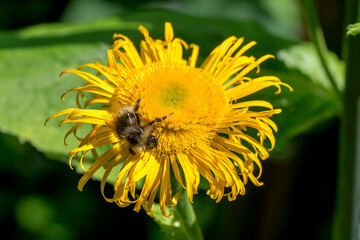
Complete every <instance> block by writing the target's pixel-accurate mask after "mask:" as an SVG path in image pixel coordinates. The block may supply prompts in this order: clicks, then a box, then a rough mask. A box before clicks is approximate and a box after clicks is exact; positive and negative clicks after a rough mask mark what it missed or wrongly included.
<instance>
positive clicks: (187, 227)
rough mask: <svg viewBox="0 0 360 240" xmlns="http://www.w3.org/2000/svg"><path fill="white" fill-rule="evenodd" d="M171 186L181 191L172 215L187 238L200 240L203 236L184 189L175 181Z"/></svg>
mask: <svg viewBox="0 0 360 240" xmlns="http://www.w3.org/2000/svg"><path fill="white" fill-rule="evenodd" d="M174 185H175V186H174ZM172 186H173V188H174V190H177V191H178V192H181V195H180V198H179V200H178V203H177V205H176V207H175V210H174V212H173V214H174V217H175V218H176V219H178V220H179V221H180V225H181V229H182V231H183V233H184V234H185V236H186V237H187V238H188V239H189V240H202V239H203V236H202V232H201V228H200V226H199V224H198V222H197V220H196V214H195V211H194V209H193V206H192V204H191V203H190V202H189V200H188V198H187V194H186V191H184V189H183V188H182V186H181V185H180V184H179V183H178V182H177V181H173V183H172Z"/></svg>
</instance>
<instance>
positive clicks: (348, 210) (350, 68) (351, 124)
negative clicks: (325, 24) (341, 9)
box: [332, 0, 360, 240]
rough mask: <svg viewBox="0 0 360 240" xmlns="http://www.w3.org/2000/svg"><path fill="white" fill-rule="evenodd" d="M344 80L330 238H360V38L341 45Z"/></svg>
mask: <svg viewBox="0 0 360 240" xmlns="http://www.w3.org/2000/svg"><path fill="white" fill-rule="evenodd" d="M357 5H358V1H353V0H348V1H347V7H346V13H345V15H346V16H345V17H346V19H345V24H346V25H348V24H349V22H355V21H356V20H357V18H358V17H359V16H360V14H359V13H358V12H357V9H358V8H357V7H356V6H357ZM344 47H345V48H344V49H343V52H344V56H345V60H346V78H345V79H346V80H345V92H344V104H343V105H344V109H343V114H342V119H341V129H340V154H339V167H338V177H337V179H338V180H337V189H336V191H337V192H336V204H335V211H334V219H333V228H332V239H333V240H341V239H358V236H360V225H359V223H360V192H359V187H360V176H359V171H360V150H359V145H360V69H359V66H358V65H359V62H360V55H359V52H360V38H359V36H357V37H352V36H349V37H348V38H346V42H345V44H344Z"/></svg>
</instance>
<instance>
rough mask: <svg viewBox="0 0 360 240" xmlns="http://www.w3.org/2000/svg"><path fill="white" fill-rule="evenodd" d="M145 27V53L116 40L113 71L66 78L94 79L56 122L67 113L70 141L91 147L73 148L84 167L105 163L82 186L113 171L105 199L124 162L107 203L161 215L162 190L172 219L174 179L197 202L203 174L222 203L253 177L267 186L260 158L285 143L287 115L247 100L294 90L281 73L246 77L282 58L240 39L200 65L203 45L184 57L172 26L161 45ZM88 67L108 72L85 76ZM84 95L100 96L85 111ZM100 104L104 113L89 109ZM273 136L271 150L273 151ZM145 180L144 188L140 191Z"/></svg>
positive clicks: (104, 68) (89, 171)
mask: <svg viewBox="0 0 360 240" xmlns="http://www.w3.org/2000/svg"><path fill="white" fill-rule="evenodd" d="M138 29H139V31H140V32H141V33H142V34H143V35H144V37H145V40H144V41H142V42H141V44H140V54H139V53H138V51H137V50H136V48H135V47H134V45H133V43H132V42H131V41H130V40H129V38H127V37H126V36H124V35H121V34H115V35H114V39H115V41H114V44H113V45H112V46H111V48H110V49H109V50H108V52H107V56H108V64H107V66H104V65H102V64H100V63H98V62H95V63H88V64H85V65H83V66H80V67H79V68H78V69H72V70H66V71H64V72H63V73H73V74H76V75H78V76H80V77H81V78H83V79H85V80H86V81H87V83H85V84H84V85H83V86H82V87H77V88H73V89H70V90H68V91H67V92H66V93H65V94H67V93H69V92H73V91H75V92H77V98H76V102H77V106H78V108H70V109H66V110H63V111H60V112H58V113H56V114H54V115H53V116H51V117H49V118H48V120H50V119H52V118H55V117H58V116H61V115H65V116H66V117H65V119H64V120H63V121H61V122H60V125H61V124H64V123H75V125H74V126H73V127H72V128H71V129H70V130H69V131H68V133H67V134H66V136H65V138H66V137H67V136H68V135H70V134H74V135H75V137H76V138H77V139H78V140H79V141H80V142H81V143H80V145H79V147H78V148H75V149H73V150H71V151H70V153H69V158H70V161H71V159H72V158H73V157H74V156H76V155H78V154H80V163H81V166H83V164H82V162H83V161H84V159H86V158H85V155H86V154H87V153H92V154H93V157H94V159H95V161H94V162H93V163H92V165H91V166H90V168H89V169H85V167H84V166H83V168H84V170H85V173H84V175H83V176H82V178H81V179H80V181H79V185H78V188H79V190H82V189H83V187H84V185H85V184H86V182H87V181H88V180H89V179H90V178H91V177H92V175H93V174H94V173H95V172H96V171H97V170H99V169H100V168H101V167H103V168H104V169H105V173H104V175H103V178H102V181H101V191H102V194H103V195H104V187H105V182H106V179H107V177H108V175H109V173H110V172H111V171H112V169H113V168H114V167H115V166H117V165H119V164H123V165H122V167H121V170H120V172H119V173H118V175H117V178H116V181H115V183H114V194H113V196H112V197H106V196H105V195H104V198H105V199H106V200H107V201H109V202H115V203H117V204H118V205H119V206H120V207H125V206H128V205H130V204H132V203H134V204H135V207H134V210H135V211H139V210H140V208H141V206H144V207H145V209H146V211H147V213H148V214H149V215H151V206H152V205H153V203H154V199H155V197H156V195H157V193H159V195H158V196H159V203H160V209H161V212H162V214H163V215H164V216H169V215H168V214H167V213H166V211H165V206H166V205H167V206H175V205H176V203H177V200H178V198H179V194H180V193H174V192H172V189H171V181H172V178H175V179H173V180H176V181H178V183H179V184H181V186H182V187H183V188H184V189H186V190H187V198H188V200H189V201H190V202H193V195H194V194H197V192H198V185H199V182H200V176H202V177H203V178H204V179H205V180H206V181H207V182H208V184H209V189H208V191H207V194H208V195H209V196H210V197H211V198H212V199H215V200H216V201H217V202H219V201H220V200H221V199H222V198H223V197H224V196H226V197H227V198H228V199H229V200H234V199H235V198H236V197H237V196H238V195H239V194H241V195H243V194H244V193H245V188H244V185H245V184H246V183H247V182H248V180H250V181H251V182H252V183H253V184H255V185H257V186H260V185H261V184H262V183H261V182H259V180H258V178H259V177H260V175H261V171H262V168H261V163H260V159H266V158H268V157H269V153H268V151H270V150H271V149H272V148H273V147H274V144H275V138H274V135H273V131H277V126H276V124H275V123H274V122H273V121H271V120H270V119H269V117H271V116H272V115H274V114H278V113H280V112H281V110H280V109H274V108H273V106H272V104H271V103H269V102H267V101H262V100H252V101H241V100H240V99H241V98H243V97H246V96H248V95H250V94H252V93H255V92H257V91H259V90H261V89H264V88H267V87H270V86H275V87H276V88H277V89H278V90H277V92H276V94H277V93H280V91H281V89H280V87H281V85H283V86H286V87H288V88H289V89H290V90H292V89H291V88H290V87H289V86H288V85H287V84H285V83H282V82H281V81H280V79H279V78H277V77H275V76H261V77H257V78H254V79H251V78H250V77H247V76H246V75H247V74H248V73H249V72H250V71H252V70H254V69H255V68H256V69H257V71H259V65H260V64H261V63H262V62H264V61H265V60H266V59H269V58H273V56H272V55H265V56H263V57H260V58H258V59H256V58H255V57H253V56H250V57H247V56H244V55H243V54H244V53H245V52H246V51H247V50H248V49H249V48H251V47H252V46H253V45H255V44H256V43H255V42H250V43H248V44H246V45H244V46H242V47H240V46H241V45H242V44H243V38H236V37H233V36H232V37H229V38H228V39H226V40H225V41H224V42H223V43H221V44H220V45H219V46H218V47H216V48H215V49H214V50H213V51H212V52H211V54H210V56H208V57H207V58H206V59H205V60H204V62H203V63H202V64H201V66H200V67H196V62H197V57H198V52H199V47H198V46H197V45H194V44H190V48H191V49H192V51H191V54H190V57H189V58H188V59H184V58H183V49H188V48H189V46H188V44H186V43H185V42H184V41H183V40H181V39H178V38H174V32H173V28H172V26H171V24H170V23H165V41H162V40H158V39H156V40H154V39H152V38H151V37H150V36H149V33H148V31H147V29H146V28H144V27H143V26H140V27H139V28H138ZM84 67H90V68H92V69H94V70H96V71H97V72H98V74H97V75H93V74H90V73H88V72H85V71H82V69H83V68H84ZM84 92H89V93H92V94H93V97H92V98H91V99H89V100H87V101H86V102H85V103H84V106H82V105H81V103H80V100H79V98H80V96H84ZM65 94H64V95H65ZM64 95H63V96H62V98H63V97H64ZM99 103H100V104H102V106H103V108H101V109H98V110H96V109H87V107H88V106H89V105H93V104H97V105H98V104H99ZM135 109H137V111H135ZM135 112H137V113H135ZM48 120H47V121H48ZM154 120H155V121H154ZM85 123H88V124H90V125H91V126H92V130H91V131H90V132H89V133H88V134H87V135H86V136H85V137H84V138H80V137H78V136H77V134H76V132H77V130H78V128H79V127H80V126H82V125H83V124H85ZM248 129H253V130H256V133H257V135H256V137H252V136H250V135H249V134H248V133H247V132H248ZM266 139H268V141H269V142H270V144H271V147H270V149H267V148H266V147H264V145H263V143H264V140H266ZM102 146H110V147H108V150H106V151H105V152H104V153H102V154H98V153H97V151H96V149H97V148H99V147H102ZM255 172H256V173H255ZM139 182H143V185H142V188H141V191H140V192H138V193H137V194H136V185H137V183H139Z"/></svg>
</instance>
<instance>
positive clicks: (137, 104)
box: [134, 91, 141, 126]
mask: <svg viewBox="0 0 360 240" xmlns="http://www.w3.org/2000/svg"><path fill="white" fill-rule="evenodd" d="M140 100H141V98H140V91H139V99H138V100H137V101H136V103H135V108H134V112H135V117H136V121H137V123H138V125H139V126H140V118H139V115H138V110H139V106H140Z"/></svg>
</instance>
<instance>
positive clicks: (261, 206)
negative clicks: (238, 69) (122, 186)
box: [0, 0, 344, 240]
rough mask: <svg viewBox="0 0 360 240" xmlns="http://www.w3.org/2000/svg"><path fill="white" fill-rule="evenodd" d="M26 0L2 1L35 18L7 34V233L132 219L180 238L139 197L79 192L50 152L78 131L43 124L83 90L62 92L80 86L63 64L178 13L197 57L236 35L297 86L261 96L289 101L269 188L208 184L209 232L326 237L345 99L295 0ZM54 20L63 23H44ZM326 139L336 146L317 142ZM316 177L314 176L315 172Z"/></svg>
mask: <svg viewBox="0 0 360 240" xmlns="http://www.w3.org/2000/svg"><path fill="white" fill-rule="evenodd" d="M19 4H20V2H19V1H10V0H9V1H4V3H1V8H0V28H2V29H16V28H19V27H26V28H23V29H20V30H18V29H16V30H3V31H1V32H0V73H1V81H0V104H1V108H0V129H1V131H2V132H3V133H5V134H2V135H0V149H1V152H2V154H1V160H0V176H1V180H3V181H2V182H3V183H5V185H4V186H2V187H1V188H0V221H1V224H2V226H4V227H5V229H7V231H6V232H7V234H5V236H7V235H8V236H9V237H8V239H13V238H16V239H96V238H106V237H111V236H113V234H118V233H119V232H120V231H122V230H123V229H126V232H127V231H129V232H131V231H135V232H132V234H133V235H134V236H136V237H138V238H142V239H144V238H146V235H147V236H148V239H168V238H172V239H182V236H181V235H174V236H170V235H166V234H165V235H164V233H163V232H161V230H160V229H159V228H158V226H156V225H155V224H154V222H153V221H152V220H151V219H149V218H148V217H146V216H145V214H143V213H139V214H135V213H133V212H132V209H131V207H129V208H126V209H120V208H118V207H117V206H115V204H107V203H106V202H105V201H104V200H103V199H102V196H101V194H100V193H99V184H98V183H97V182H95V183H89V184H88V185H87V186H86V188H85V190H84V192H78V191H77V190H76V184H77V183H76V182H77V181H78V179H79V177H80V176H78V175H76V174H75V173H74V172H71V171H70V170H69V169H68V166H66V165H65V164H61V163H60V162H59V161H49V159H56V160H60V161H61V162H65V163H67V162H68V159H67V154H68V152H69V150H70V149H72V148H73V147H75V146H76V145H77V142H76V141H75V140H74V139H73V138H71V137H70V138H68V141H67V143H68V146H64V143H63V136H64V133H65V132H66V131H67V129H69V127H70V126H63V127H61V128H58V127H57V124H58V122H57V121H56V120H53V121H51V122H49V123H48V124H47V126H46V127H44V126H43V124H44V121H45V119H46V118H47V117H48V116H50V115H51V114H53V113H55V112H57V111H59V110H62V109H65V108H69V107H73V106H74V101H73V98H74V95H71V94H69V95H68V96H67V101H64V102H62V101H60V96H61V94H62V93H63V92H65V91H66V90H67V89H70V88H72V87H74V86H78V85H79V84H82V82H81V81H82V80H80V79H77V78H76V77H75V76H71V75H64V76H63V77H62V78H61V79H59V78H58V75H59V73H60V72H61V71H63V70H65V69H70V68H76V67H78V66H80V65H82V64H84V63H87V62H94V61H99V62H102V63H104V64H105V63H106V49H107V48H108V47H109V46H110V44H111V43H112V35H113V33H115V32H117V33H122V34H124V35H126V36H128V37H129V38H130V39H131V40H133V41H134V43H135V46H138V43H139V42H140V40H141V39H142V35H141V34H140V33H139V32H137V30H136V28H137V27H138V25H139V24H143V25H144V26H145V27H147V28H148V29H149V31H150V34H151V36H152V37H154V38H163V31H164V22H165V21H171V22H172V23H173V26H174V30H175V36H176V37H179V38H181V39H184V40H185V41H186V42H188V43H195V44H198V45H199V46H200V56H199V62H201V61H202V60H203V59H204V58H205V57H206V56H207V55H208V54H209V53H210V51H211V50H212V49H213V48H214V47H216V46H217V45H218V44H219V43H221V42H222V41H223V40H224V39H226V38H227V37H229V36H231V35H235V36H237V37H241V36H244V37H245V42H249V41H252V40H254V41H257V42H258V45H256V46H255V47H253V48H252V49H251V50H249V51H248V54H251V55H254V56H255V57H260V56H262V55H264V54H268V53H270V54H273V55H275V56H276V57H277V60H268V61H267V62H265V63H264V64H262V66H261V72H260V75H275V76H279V77H280V78H281V79H282V80H283V81H284V82H287V83H288V84H290V85H291V86H292V87H293V88H294V92H293V93H289V91H288V90H287V89H285V88H284V89H283V93H282V94H281V95H278V96H277V95H273V93H274V91H275V90H276V89H268V90H266V91H262V92H260V93H258V94H257V95H254V96H252V97H253V98H257V97H258V96H259V95H261V98H262V99H266V100H269V101H270V102H272V103H273V104H274V105H275V107H280V108H282V109H283V114H281V115H278V116H275V117H274V118H273V119H274V121H275V122H276V123H277V124H278V127H279V132H278V133H277V134H276V137H277V146H276V149H275V150H274V152H273V154H274V153H275V154H274V155H273V157H272V158H271V159H269V160H270V161H267V162H265V163H264V165H265V166H264V169H266V171H264V174H263V177H262V180H263V181H264V182H265V186H264V187H262V188H260V189H254V188H253V187H252V186H248V189H249V190H248V193H247V194H246V195H245V196H243V197H240V199H238V200H236V201H235V202H233V203H228V202H227V201H226V200H223V201H222V202H221V203H219V204H216V203H215V202H213V201H212V200H211V199H209V198H208V197H207V196H204V195H205V194H204V193H203V192H201V193H200V194H199V195H198V196H196V198H195V204H194V207H195V210H196V212H197V213H198V217H199V219H198V221H199V223H200V225H201V226H202V229H203V231H204V235H205V239H220V238H223V239H240V238H246V239H260V240H261V239H264V240H265V239H289V236H291V239H302V238H303V237H304V236H309V235H308V234H310V235H311V236H314V239H328V238H329V233H330V232H329V229H328V228H329V226H330V217H331V210H332V198H333V195H332V194H333V189H334V186H333V182H332V181H334V175H335V174H334V171H335V170H334V166H335V160H334V159H335V158H334V157H336V155H337V152H336V146H332V145H331V144H333V142H332V141H331V138H332V139H333V138H336V137H337V135H336V133H334V128H335V127H334V121H333V120H334V117H335V116H337V115H338V114H339V111H340V101H339V99H337V97H336V95H335V94H334V91H333V89H332V88H331V86H330V85H329V84H328V81H327V79H326V76H325V74H324V73H323V72H322V70H321V67H320V63H319V61H318V60H317V56H316V52H315V48H314V46H313V45H312V44H310V43H303V42H302V37H303V36H304V30H303V25H302V20H301V12H300V9H301V7H300V3H299V2H298V1H295V0H291V1H290V0H241V1H235V0H225V1H221V0H184V1H181V0H171V1H170V0H169V1H167V0H157V1H145V0H142V1H130V0H127V1H126V0H125V1H116V0H86V1H85V0H72V1H45V0H25V1H21V8H19V7H18V6H19ZM29 9H30V10H31V11H29ZM15 12H16V14H14V13H15ZM55 21H57V22H62V23H48V24H45V22H55ZM36 23H41V24H40V25H33V24H36ZM29 25H33V26H29ZM28 26H29V27H28ZM327 58H328V60H329V62H331V67H332V72H333V74H334V75H335V76H336V80H337V83H338V84H339V87H340V88H342V87H343V84H344V83H343V81H344V79H343V74H344V72H343V71H344V63H342V62H341V61H340V60H339V59H338V57H337V56H336V55H335V54H333V53H331V52H329V53H328V55H327ZM335 125H336V123H335ZM84 131H86V129H84ZM10 135H12V136H16V138H15V137H12V136H10ZM309 135H310V136H311V137H309ZM314 136H315V137H314ZM329 136H330V138H329ZM294 139H295V140H294ZM304 139H305V140H304ZM19 141H20V142H21V143H19ZM320 141H322V142H325V143H328V145H327V147H323V148H320V149H319V147H320V146H319V142H320ZM335 143H336V141H335ZM304 146H306V148H305V147H304ZM328 146H330V147H328ZM331 146H332V148H331ZM41 152H42V153H44V154H45V155H43V154H42V153H41ZM319 159H326V161H327V165H326V166H327V169H328V170H327V171H321V173H319V172H320V170H321V169H322V168H323V167H324V165H323V163H322V162H321V161H319ZM280 160H281V161H280ZM310 163H311V167H308V164H310ZM114 174H116V173H114ZM98 175H99V176H101V173H99V174H98ZM99 176H98V177H99ZM304 176H305V177H304ZM308 176H314V177H315V176H316V182H315V183H314V182H312V179H311V178H310V177H308ZM114 177H115V176H113V177H112V178H110V179H112V180H113V179H114ZM110 181H111V180H110ZM329 183H330V184H329ZM308 185H312V186H313V187H312V188H311V187H309V188H311V189H309V188H308ZM109 188H110V187H109ZM253 190H254V191H253ZM304 193H305V194H307V195H309V196H311V197H310V198H308V197H307V196H306V195H304ZM324 202H326V203H327V204H323V203H324ZM300 205H301V206H300ZM302 209H304V210H303V211H302ZM310 209H311V210H310ZM314 212H317V214H315V215H314ZM307 214H309V215H311V219H310V220H309V221H310V223H307V225H310V226H307V228H308V229H307V231H303V228H304V226H303V224H304V223H303V221H302V220H301V216H302V217H307V218H308V215H307ZM299 216H300V217H299ZM157 222H158V223H159V224H160V225H161V226H162V228H163V229H164V228H167V227H171V225H172V224H173V222H171V221H168V220H167V222H166V221H165V219H162V217H161V216H159V217H158V219H157ZM311 223H314V224H311ZM146 225H147V226H148V227H147V229H148V230H147V234H146V232H145V230H143V229H145V228H146ZM126 232H125V233H126ZM293 232H296V236H294V235H293ZM301 232H304V233H301ZM120 234H124V233H120Z"/></svg>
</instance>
